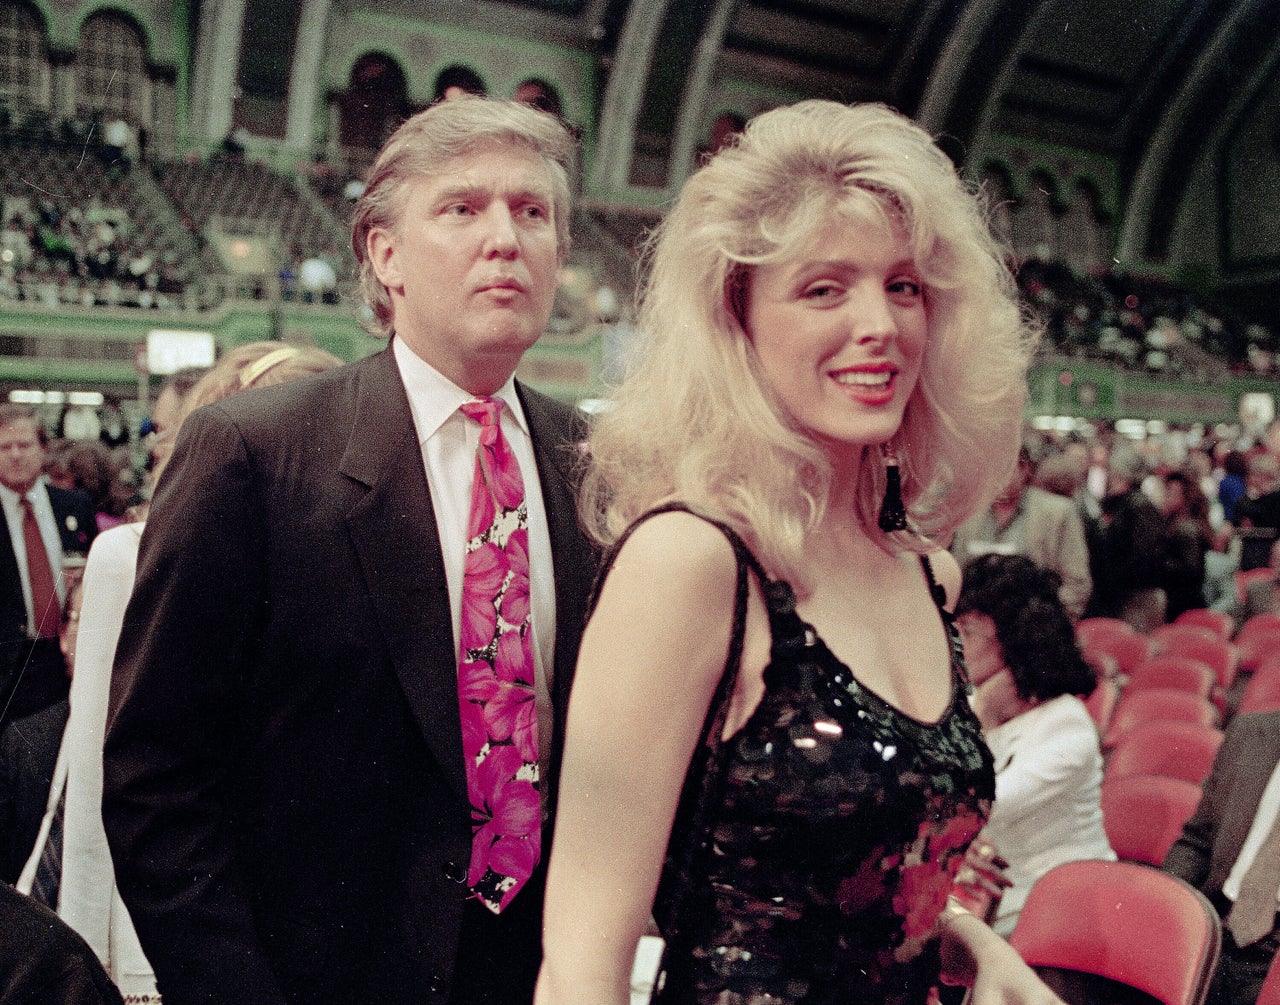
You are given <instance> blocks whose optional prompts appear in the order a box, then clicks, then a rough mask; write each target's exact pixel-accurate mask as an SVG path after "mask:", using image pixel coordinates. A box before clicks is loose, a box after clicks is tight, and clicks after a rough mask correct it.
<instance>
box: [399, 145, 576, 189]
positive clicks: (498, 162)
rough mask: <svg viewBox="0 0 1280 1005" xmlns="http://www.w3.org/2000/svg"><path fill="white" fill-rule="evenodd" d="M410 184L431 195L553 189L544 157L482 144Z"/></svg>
mask: <svg viewBox="0 0 1280 1005" xmlns="http://www.w3.org/2000/svg"><path fill="white" fill-rule="evenodd" d="M409 184H410V185H411V186H412V187H413V188H415V189H417V190H419V191H427V192H431V193H435V192H445V191H454V190H461V191H466V190H473V189H494V188H499V189H507V188H510V189H518V190H521V191H526V190H528V191H537V192H545V193H546V194H547V195H548V196H549V195H550V194H551V193H552V191H553V189H554V186H553V185H552V181H551V171H550V170H549V168H548V167H547V163H546V161H545V160H543V158H542V157H541V156H539V155H538V154H537V153H535V152H534V151H532V150H530V149H528V148H527V147H523V146H520V145H518V144H511V143H496V144H483V145H481V146H479V147H473V148H472V149H470V150H465V151H463V152H462V153H459V154H455V155H454V156H452V157H449V158H447V159H446V160H443V161H441V162H440V164H439V165H438V166H437V167H436V169H435V170H433V171H431V172H429V173H426V172H424V173H421V174H416V175H413V176H411V177H410V178H409Z"/></svg>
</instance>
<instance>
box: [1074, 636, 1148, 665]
mask: <svg viewBox="0 0 1280 1005" xmlns="http://www.w3.org/2000/svg"><path fill="white" fill-rule="evenodd" d="M1126 627H1127V626H1126ZM1076 638H1077V641H1079V643H1080V651H1081V652H1083V653H1084V654H1085V658H1086V659H1088V658H1089V657H1090V656H1093V655H1095V654H1096V655H1101V656H1110V657H1111V658H1112V659H1114V660H1115V661H1116V665H1117V667H1119V669H1120V672H1121V673H1123V674H1129V673H1132V672H1133V668H1134V667H1136V666H1137V665H1138V664H1139V663H1141V662H1142V661H1143V660H1145V659H1148V658H1149V657H1150V656H1151V650H1152V646H1151V640H1150V639H1149V638H1147V637H1146V636H1145V635H1142V634H1141V633H1139V632H1135V631H1133V630H1132V629H1130V630H1129V632H1128V633H1127V634H1124V633H1120V632H1116V633H1114V634H1107V633H1105V632H1104V633H1096V634H1095V635H1094V636H1093V637H1092V638H1090V639H1089V641H1085V640H1084V639H1082V638H1080V635H1079V633H1077V635H1076Z"/></svg>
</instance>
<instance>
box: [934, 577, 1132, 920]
mask: <svg viewBox="0 0 1280 1005" xmlns="http://www.w3.org/2000/svg"><path fill="white" fill-rule="evenodd" d="M956 623H957V625H958V626H959V628H960V634H961V636H962V637H963V639H964V650H965V663H966V664H967V666H968V667H969V674H970V677H971V679H972V681H973V684H974V688H975V690H974V695H973V705H974V710H975V711H976V712H977V713H978V719H979V720H980V721H981V722H982V728H983V732H984V734H985V736H986V739H987V744H988V746H990V748H991V752H992V754H993V755H994V757H995V765H996V802H995V807H994V808H993V809H992V812H991V818H990V820H989V821H988V823H987V826H986V828H985V829H984V831H983V837H984V838H985V839H986V840H987V841H989V842H990V843H991V844H994V845H995V847H996V849H997V851H998V852H999V854H1000V855H1001V856H1002V857H1003V858H1004V859H1005V860H1006V861H1007V862H1008V863H1009V868H1008V870H1007V872H1006V874H1005V875H1006V879H1008V880H1010V881H1011V882H1012V886H1011V887H1010V888H1009V889H1007V890H1006V891H1005V893H1004V897H1003V899H1002V900H1001V902H1000V907H999V909H998V911H997V913H996V917H995V921H994V922H993V925H992V927H993V928H995V930H996V931H997V932H999V933H1000V934H1002V935H1008V934H1009V932H1011V931H1012V930H1013V925H1014V922H1016V921H1017V919H1018V914H1019V913H1020V912H1021V910H1022V905H1023V903H1024V902H1025V901H1026V899H1027V893H1028V891H1029V890H1030V889H1031V886H1032V884H1034V883H1035V881H1036V880H1037V879H1039V878H1040V877H1041V876H1043V875H1044V874H1045V873H1046V872H1048V871H1049V870H1050V869H1052V868H1053V867H1054V866H1057V865H1061V864H1062V863H1064V862H1074V861H1078V860H1080V859H1107V860H1114V859H1115V857H1116V856H1115V852H1113V851H1112V850H1111V845H1110V844H1109V843H1108V842H1107V835H1106V831H1104V830H1103V828H1102V807H1101V802H1100V799H1101V786H1102V752H1101V750H1100V747H1099V742H1098V730H1097V727H1096V726H1095V725H1094V722H1093V719H1092V717H1091V716H1090V715H1089V711H1088V709H1086V708H1085V706H1084V702H1082V701H1081V700H1080V698H1079V697H1078V696H1079V695H1088V694H1089V693H1091V692H1092V691H1093V689H1094V686H1095V684H1096V677H1095V675H1094V671H1093V668H1092V667H1090V666H1089V664H1087V663H1086V662H1085V661H1084V659H1083V657H1082V656H1081V655H1080V650H1079V649H1078V648H1077V647H1076V643H1075V635H1074V632H1073V631H1072V627H1071V621H1070V619H1069V618H1068V617H1067V612H1066V610H1065V609H1064V608H1063V606H1062V602H1061V601H1060V600H1059V599H1058V577H1057V576H1056V575H1055V574H1054V573H1052V572H1049V571H1048V570H1045V569H1041V568H1039V567H1038V566H1036V565H1035V563H1033V562H1031V561H1030V560H1029V559H1027V558H1023V557H1022V556H1020V555H984V556H983V557H981V558H979V559H977V560H975V561H974V562H972V563H970V564H969V565H968V566H966V567H965V572H964V585H963V587H962V588H961V591H960V599H959V600H958V601H957V603H956Z"/></svg>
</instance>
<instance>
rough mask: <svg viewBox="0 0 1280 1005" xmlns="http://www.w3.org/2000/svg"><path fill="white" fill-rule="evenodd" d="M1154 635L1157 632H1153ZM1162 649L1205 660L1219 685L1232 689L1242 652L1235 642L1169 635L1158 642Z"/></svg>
mask: <svg viewBox="0 0 1280 1005" xmlns="http://www.w3.org/2000/svg"><path fill="white" fill-rule="evenodd" d="M1165 627H1166V628H1176V627H1179V626H1177V625H1165ZM1152 635H1153V636H1154V635H1155V633H1154V632H1153V633H1152ZM1156 644H1157V646H1160V647H1161V648H1160V651H1161V652H1162V653H1163V654H1166V655H1170V656H1194V657H1195V658H1196V659H1198V660H1203V661H1204V662H1205V663H1208V664H1209V666H1210V667H1212V668H1213V672H1214V674H1215V675H1217V678H1218V686H1219V687H1221V688H1222V689H1223V690H1224V691H1229V690H1231V685H1232V684H1234V683H1235V680H1236V670H1237V669H1239V666H1240V652H1239V650H1238V649H1236V646H1235V643H1233V642H1227V641H1225V640H1223V639H1208V638H1201V637H1200V636H1198V635H1189V634H1179V635H1169V636H1166V638H1165V639H1164V640H1163V642H1162V643H1161V642H1157V643H1156Z"/></svg>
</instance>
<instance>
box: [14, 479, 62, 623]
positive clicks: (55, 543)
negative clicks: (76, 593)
mask: <svg viewBox="0 0 1280 1005" xmlns="http://www.w3.org/2000/svg"><path fill="white" fill-rule="evenodd" d="M27 498H28V499H30V500H31V509H32V512H34V513H35V515H36V526H38V527H39V528H40V537H41V539H43V541H44V550H45V553H46V554H47V555H48V556H49V568H50V569H52V570H53V585H54V589H56V590H57V591H58V603H59V604H63V603H65V602H66V599H67V598H66V591H65V587H64V586H63V583H62V559H63V556H62V535H61V533H60V532H59V531H58V518H57V517H55V516H54V515H53V503H51V502H49V493H48V492H47V491H46V490H45V487H44V480H43V479H41V480H40V481H37V482H36V483H35V485H34V486H33V487H32V488H31V489H30V491H28V492H27ZM0 505H3V507H4V519H5V523H6V524H8V526H9V541H10V543H11V544H12V545H13V557H14V558H16V559H17V560H18V575H19V576H20V577H21V578H22V600H23V602H24V603H25V604H26V605H27V634H29V635H35V632H36V622H35V618H34V617H33V616H32V613H31V577H30V576H29V575H28V573H27V539H26V536H25V535H24V534H23V531H22V521H23V514H22V496H21V495H19V494H18V493H17V492H14V491H13V489H11V488H9V487H8V486H5V485H0Z"/></svg>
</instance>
